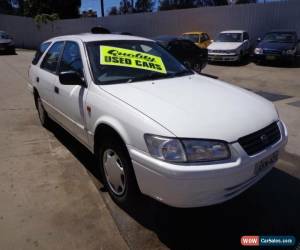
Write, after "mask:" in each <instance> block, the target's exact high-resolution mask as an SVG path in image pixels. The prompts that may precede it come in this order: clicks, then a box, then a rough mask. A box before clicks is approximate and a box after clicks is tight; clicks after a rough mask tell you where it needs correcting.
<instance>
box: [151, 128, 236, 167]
mask: <svg viewBox="0 0 300 250" xmlns="http://www.w3.org/2000/svg"><path fill="white" fill-rule="evenodd" d="M145 141H146V144H147V147H148V150H149V153H150V154H151V155H152V156H153V157H155V158H158V159H160V160H165V161H171V162H203V161H220V160H226V159H229V158H230V151H229V148H228V146H227V143H225V142H221V141H215V140H197V139H182V140H179V139H175V138H166V137H160V136H155V135H148V134H146V135H145Z"/></svg>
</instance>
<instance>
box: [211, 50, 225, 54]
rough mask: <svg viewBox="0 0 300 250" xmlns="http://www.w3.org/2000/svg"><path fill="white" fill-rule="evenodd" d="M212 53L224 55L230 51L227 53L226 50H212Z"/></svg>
mask: <svg viewBox="0 0 300 250" xmlns="http://www.w3.org/2000/svg"><path fill="white" fill-rule="evenodd" d="M211 52H213V53H223V54H225V53H228V51H226V50H212V51H211Z"/></svg>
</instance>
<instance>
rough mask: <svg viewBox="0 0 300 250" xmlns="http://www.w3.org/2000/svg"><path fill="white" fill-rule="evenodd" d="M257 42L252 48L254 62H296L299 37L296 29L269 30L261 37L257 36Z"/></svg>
mask: <svg viewBox="0 0 300 250" xmlns="http://www.w3.org/2000/svg"><path fill="white" fill-rule="evenodd" d="M257 42H258V44H257V45H256V48H255V49H254V58H255V60H256V62H258V63H261V62H263V61H284V62H290V63H295V62H296V59H297V46H298V44H299V38H298V36H297V32H296V31H291V30H278V31H271V32H268V33H266V34H265V35H264V37H263V38H262V39H261V38H258V39H257Z"/></svg>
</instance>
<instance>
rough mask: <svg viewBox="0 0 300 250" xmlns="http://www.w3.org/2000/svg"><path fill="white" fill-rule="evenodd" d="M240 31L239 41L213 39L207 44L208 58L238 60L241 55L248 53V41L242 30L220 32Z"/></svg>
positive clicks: (212, 59) (234, 31) (213, 59)
mask: <svg viewBox="0 0 300 250" xmlns="http://www.w3.org/2000/svg"><path fill="white" fill-rule="evenodd" d="M230 33H240V34H241V35H242V41H241V42H220V41H214V42H213V43H211V44H210V45H209V46H208V48H207V49H208V60H210V61H238V60H240V59H241V56H244V55H247V54H249V50H250V41H249V39H245V37H244V34H245V33H247V32H246V31H244V30H227V31H222V32H220V34H230Z"/></svg>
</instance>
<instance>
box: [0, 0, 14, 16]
mask: <svg viewBox="0 0 300 250" xmlns="http://www.w3.org/2000/svg"><path fill="white" fill-rule="evenodd" d="M12 12H13V9H12V7H11V5H10V4H8V2H7V0H0V13H3V14H12Z"/></svg>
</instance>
